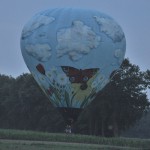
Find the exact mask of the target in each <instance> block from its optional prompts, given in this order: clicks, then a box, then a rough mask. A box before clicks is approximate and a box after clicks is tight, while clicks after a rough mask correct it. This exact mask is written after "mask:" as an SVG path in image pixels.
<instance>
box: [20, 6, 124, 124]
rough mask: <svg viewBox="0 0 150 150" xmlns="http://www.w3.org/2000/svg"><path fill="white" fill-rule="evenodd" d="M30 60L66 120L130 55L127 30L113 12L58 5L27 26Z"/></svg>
mask: <svg viewBox="0 0 150 150" xmlns="http://www.w3.org/2000/svg"><path fill="white" fill-rule="evenodd" d="M20 43H21V50H22V55H23V58H24V61H25V63H26V64H27V67H28V69H29V70H30V71H31V73H32V75H33V77H34V79H35V80H36V81H37V83H38V84H39V86H40V87H41V89H42V90H43V92H44V93H45V94H46V95H47V97H48V98H49V100H50V102H51V103H52V104H53V105H54V106H55V107H57V108H58V109H59V111H60V112H61V113H62V115H63V116H64V118H65V120H66V122H67V124H72V122H73V121H75V120H76V119H77V117H78V115H79V114H80V112H81V111H82V110H83V109H84V108H85V107H86V106H87V105H88V104H89V103H90V102H91V101H92V100H93V99H94V98H95V97H96V95H97V93H98V92H99V91H101V90H102V89H103V87H104V86H105V85H106V84H107V83H108V82H109V81H110V75H111V74H112V72H114V71H115V70H117V69H118V68H119V67H120V65H121V63H122V61H123V59H124V55H125V49H126V41H125V35H124V33H123V31H122V29H121V27H120V25H118V23H117V22H116V21H115V20H114V19H113V18H111V17H110V16H108V15H106V14H104V13H101V12H99V11H96V10H89V9H77V8H55V9H48V10H45V11H42V12H39V13H37V14H36V15H35V16H33V17H32V18H31V19H30V20H29V22H27V24H26V25H25V26H24V28H23V30H22V35H21V40H20Z"/></svg>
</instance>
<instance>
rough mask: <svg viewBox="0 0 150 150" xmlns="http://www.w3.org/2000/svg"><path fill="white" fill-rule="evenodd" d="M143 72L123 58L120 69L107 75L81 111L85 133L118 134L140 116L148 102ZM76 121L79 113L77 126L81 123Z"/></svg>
mask: <svg viewBox="0 0 150 150" xmlns="http://www.w3.org/2000/svg"><path fill="white" fill-rule="evenodd" d="M147 74H148V71H147V72H142V71H140V69H139V67H138V66H136V65H133V64H131V63H130V62H129V60H128V59H125V60H124V62H123V64H122V66H121V70H120V71H118V72H117V73H115V74H112V75H111V81H110V83H109V84H108V85H107V86H106V87H105V88H104V89H103V90H102V91H100V92H99V94H98V96H97V97H96V99H95V100H94V101H93V103H92V104H91V105H90V106H89V107H88V109H86V110H85V112H84V113H86V114H89V115H88V117H87V120H86V121H85V122H84V123H86V124H87V125H86V128H87V129H86V131H87V130H88V131H89V132H88V134H89V133H90V134H95V135H102V136H118V135H119V134H120V132H121V131H122V130H125V129H127V128H129V127H130V126H132V125H134V124H135V122H136V121H137V120H139V119H140V118H141V117H142V115H143V113H145V112H146V110H147V109H148V108H149V105H150V103H149V101H148V98H147V95H146V89H147V87H148V86H149V84H148V75H147ZM84 113H83V114H82V115H83V116H85V115H84ZM84 120H85V119H84ZM84 123H83V124H84ZM80 124H82V116H81V117H80V119H79V122H78V128H79V129H80V126H83V125H80ZM84 125H85V124H84Z"/></svg>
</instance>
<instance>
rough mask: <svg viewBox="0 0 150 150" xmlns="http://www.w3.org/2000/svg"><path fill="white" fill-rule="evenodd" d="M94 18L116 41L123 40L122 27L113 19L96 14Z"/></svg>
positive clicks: (102, 30) (102, 29) (101, 28)
mask: <svg viewBox="0 0 150 150" xmlns="http://www.w3.org/2000/svg"><path fill="white" fill-rule="evenodd" d="M94 18H95V20H96V22H97V23H98V24H99V25H100V31H101V32H104V33H105V34H106V35H107V36H108V37H110V38H111V39H112V40H113V41H114V42H121V40H122V39H123V38H124V33H123V31H122V29H121V27H120V26H119V25H118V24H117V23H116V22H115V21H114V20H113V19H109V18H103V17H98V16H94Z"/></svg>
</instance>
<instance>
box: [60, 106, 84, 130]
mask: <svg viewBox="0 0 150 150" xmlns="http://www.w3.org/2000/svg"><path fill="white" fill-rule="evenodd" d="M58 110H59V112H60V113H61V114H62V116H63V118H64V120H65V123H66V128H65V132H66V133H72V129H73V125H74V123H75V122H76V121H77V119H78V116H79V114H80V113H81V112H82V110H83V109H81V108H66V107H61V108H58Z"/></svg>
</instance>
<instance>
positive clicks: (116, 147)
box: [0, 129, 150, 150]
mask: <svg viewBox="0 0 150 150" xmlns="http://www.w3.org/2000/svg"><path fill="white" fill-rule="evenodd" d="M84 149H85V150H150V140H147V139H129V138H102V137H95V136H86V135H73V134H72V135H67V134H54V133H44V132H33V131H20V130H6V129H5V130H4V129H0V150H84Z"/></svg>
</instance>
